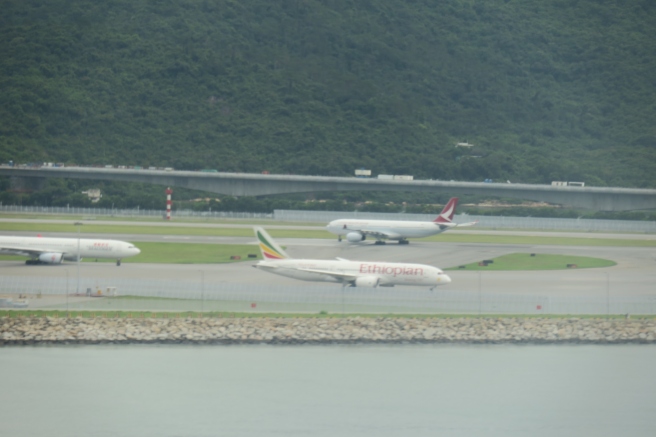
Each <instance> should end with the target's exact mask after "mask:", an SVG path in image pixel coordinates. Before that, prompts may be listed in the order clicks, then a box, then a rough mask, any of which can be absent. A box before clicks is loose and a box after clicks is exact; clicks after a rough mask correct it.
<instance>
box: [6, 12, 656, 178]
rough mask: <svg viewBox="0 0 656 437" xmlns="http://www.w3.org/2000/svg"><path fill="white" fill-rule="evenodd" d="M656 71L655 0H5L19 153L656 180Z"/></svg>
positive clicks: (259, 166)
mask: <svg viewBox="0 0 656 437" xmlns="http://www.w3.org/2000/svg"><path fill="white" fill-rule="evenodd" d="M655 72H656V2H654V1H652V0H606V1H600V0H578V1H575V0H552V1H542V0H522V1H520V0H445V1H439V2H437V1H429V0H416V1H402V0H387V1H384V2H372V1H366V0H324V1H317V0H289V1H277V2H276V1H271V0H251V1H237V0H235V1H232V0H223V1H209V0H206V1H190V0H158V1H155V0H150V1H145V0H104V1H101V2H99V1H91V0H78V1H75V0H74V1H70V0H67V1H64V0H49V1H30V0H16V1H13V0H5V1H3V2H2V13H1V14H0V81H1V85H0V161H2V162H4V161H7V160H9V159H13V160H14V161H16V162H30V161H53V162H66V163H77V164H87V165H90V164H115V165H119V164H124V165H143V166H149V165H156V166H172V167H175V168H179V169H201V168H216V169H219V170H225V171H244V172H260V171H262V170H269V171H271V172H272V173H273V172H277V173H296V174H310V175H352V174H353V170H354V169H355V168H359V167H365V168H370V169H372V170H373V172H374V174H378V173H393V174H411V175H414V176H415V177H421V178H433V179H436V178H437V179H458V180H482V179H484V178H492V179H501V180H506V179H509V180H512V181H517V182H539V183H544V182H549V181H551V180H576V181H585V182H586V184H588V185H616V186H633V187H656V123H655V120H656V80H655V79H654V78H655V77H656V76H655V74H656V73H655ZM464 141H467V142H469V143H472V144H474V145H475V147H474V148H473V149H471V150H463V148H456V147H455V144H456V143H457V142H464Z"/></svg>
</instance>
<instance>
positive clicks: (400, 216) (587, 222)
mask: <svg viewBox="0 0 656 437" xmlns="http://www.w3.org/2000/svg"><path fill="white" fill-rule="evenodd" d="M0 212H9V213H26V214H50V215H75V216H82V217H83V218H86V219H91V218H96V217H97V216H98V217H125V218H129V217H135V218H136V217H162V218H163V217H164V216H165V212H164V211H163V210H147V209H138V208H137V209H114V208H68V207H55V206H47V207H46V206H21V205H0ZM171 217H172V219H173V220H175V219H176V218H195V219H256V220H272V221H281V222H305V223H320V224H325V223H328V222H330V221H332V220H338V219H342V218H359V219H371V220H409V221H433V220H434V219H435V214H404V213H375V212H358V211H350V212H342V211H295V210H280V209H277V210H274V211H273V213H272V214H269V213H251V212H227V211H192V210H184V209H183V210H174V211H172V212H171ZM454 221H455V222H456V223H464V222H471V221H478V222H479V223H478V225H477V226H476V228H473V229H482V228H484V229H527V230H528V229H531V230H545V231H578V232H635V233H656V222H654V221H637V220H598V219H565V218H540V217H503V216H477V215H467V214H456V215H455V216H454Z"/></svg>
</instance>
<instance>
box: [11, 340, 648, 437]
mask: <svg viewBox="0 0 656 437" xmlns="http://www.w3.org/2000/svg"><path fill="white" fill-rule="evenodd" d="M0 374H1V375H2V383H1V384H0V435H2V436H85V437H100V436H504V437H508V436H596V437H600V436H619V435H630V436H632V437H637V436H656V346H648V345H618V346H593V345H585V346H573V345H571V346H563V345H521V346H520V345H398V346H395V345H386V346H357V345H354V346H265V345H261V346H175V345H166V346H157V345H148V346H141V345H132V346H38V347H5V348H0Z"/></svg>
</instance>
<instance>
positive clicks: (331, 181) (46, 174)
mask: <svg viewBox="0 0 656 437" xmlns="http://www.w3.org/2000/svg"><path fill="white" fill-rule="evenodd" d="M0 176H9V177H11V178H12V184H15V185H21V184H23V185H24V186H32V187H38V185H39V182H42V181H44V180H45V178H64V179H91V180H106V181H120V182H138V183H146V184H156V185H162V186H167V187H184V188H190V189H194V190H200V191H207V192H210V193H217V194H224V195H232V196H271V195H276V194H290V193H319V192H325V191H330V192H334V191H405V192H430V193H436V194H443V195H449V196H458V195H462V194H471V195H478V196H490V197H504V198H515V199H521V200H532V201H538V202H548V203H552V204H558V205H565V206H574V207H579V208H585V209H591V210H597V211H631V210H649V209H656V190H654V189H638V188H612V187H570V186H558V187H555V186H551V185H529V184H508V183H506V184H503V183H483V182H456V181H438V180H414V181H405V180H388V179H367V178H354V177H328V176H298V175H271V174H253V173H220V172H217V173H212V172H200V171H176V170H147V169H129V168H126V169H123V168H96V167H36V168H21V167H9V166H0Z"/></svg>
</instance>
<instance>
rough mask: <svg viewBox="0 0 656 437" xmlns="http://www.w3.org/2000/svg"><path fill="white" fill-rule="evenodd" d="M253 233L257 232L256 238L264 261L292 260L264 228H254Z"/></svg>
mask: <svg viewBox="0 0 656 437" xmlns="http://www.w3.org/2000/svg"><path fill="white" fill-rule="evenodd" d="M253 231H255V237H256V238H257V243H258V244H259V246H260V252H262V258H263V259H265V260H276V259H285V258H290V256H289V255H287V253H285V251H284V250H282V248H281V247H280V246H278V243H276V242H275V241H274V240H273V238H271V236H270V235H269V234H267V232H266V231H265V230H264V229H263V228H261V227H259V226H257V227H254V228H253Z"/></svg>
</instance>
